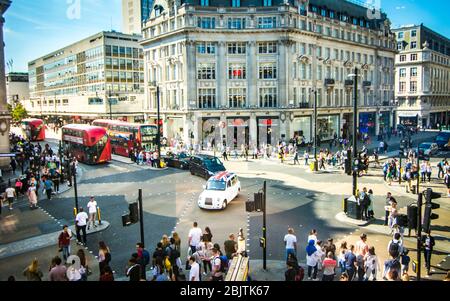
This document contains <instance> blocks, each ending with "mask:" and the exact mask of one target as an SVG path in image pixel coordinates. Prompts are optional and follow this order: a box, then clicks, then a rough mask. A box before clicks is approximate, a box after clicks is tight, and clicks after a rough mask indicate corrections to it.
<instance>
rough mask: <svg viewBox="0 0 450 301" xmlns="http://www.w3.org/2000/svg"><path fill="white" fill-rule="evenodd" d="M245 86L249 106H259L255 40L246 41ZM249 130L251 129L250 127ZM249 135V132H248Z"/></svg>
mask: <svg viewBox="0 0 450 301" xmlns="http://www.w3.org/2000/svg"><path fill="white" fill-rule="evenodd" d="M247 46H248V49H247V87H248V99H249V104H250V106H259V101H258V91H257V85H258V62H257V53H256V41H249V42H248V43H247ZM250 132H251V129H250ZM250 135H251V134H250Z"/></svg>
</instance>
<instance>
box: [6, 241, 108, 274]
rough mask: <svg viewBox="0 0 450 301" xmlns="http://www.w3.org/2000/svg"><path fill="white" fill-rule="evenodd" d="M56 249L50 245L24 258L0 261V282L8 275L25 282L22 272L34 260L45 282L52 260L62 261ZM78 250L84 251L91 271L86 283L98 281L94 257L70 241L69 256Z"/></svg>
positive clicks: (9, 258)
mask: <svg viewBox="0 0 450 301" xmlns="http://www.w3.org/2000/svg"><path fill="white" fill-rule="evenodd" d="M58 249H59V248H58V246H57V245H50V246H47V247H43V248H40V249H37V250H33V251H30V252H28V253H27V254H26V256H24V255H23V254H19V255H14V256H11V257H8V258H6V259H0V271H1V272H0V281H6V280H7V279H8V277H9V276H10V275H13V276H14V277H15V279H16V280H18V281H26V278H25V277H24V276H23V270H24V269H25V268H26V267H27V266H28V265H30V263H31V261H32V260H33V259H35V258H36V259H37V260H38V261H39V268H40V269H41V271H42V273H43V274H44V277H43V278H42V280H44V281H47V280H48V273H49V267H50V264H51V260H52V258H53V257H55V256H59V257H60V258H61V259H63V258H62V253H61V252H58ZM79 249H84V252H85V254H86V261H87V265H88V267H89V269H90V270H91V271H92V274H91V275H90V276H88V281H98V279H99V277H100V272H99V267H98V261H97V258H96V256H94V254H93V252H92V251H88V250H87V249H86V248H84V247H81V246H79V245H77V244H76V242H75V240H72V242H71V254H72V255H76V254H77V252H78V250H79Z"/></svg>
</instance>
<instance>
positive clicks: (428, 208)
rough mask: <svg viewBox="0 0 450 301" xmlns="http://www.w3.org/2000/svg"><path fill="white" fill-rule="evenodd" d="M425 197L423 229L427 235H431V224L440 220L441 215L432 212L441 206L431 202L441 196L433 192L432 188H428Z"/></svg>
mask: <svg viewBox="0 0 450 301" xmlns="http://www.w3.org/2000/svg"><path fill="white" fill-rule="evenodd" d="M424 195H425V211H424V214H423V222H422V228H423V231H424V232H426V233H430V224H431V220H432V219H438V218H439V215H437V214H435V213H433V212H432V210H433V209H439V208H440V207H441V206H440V205H439V204H437V203H433V202H431V201H432V200H434V199H439V198H440V197H441V194H440V193H438V192H433V190H432V189H431V188H427V190H425V191H424Z"/></svg>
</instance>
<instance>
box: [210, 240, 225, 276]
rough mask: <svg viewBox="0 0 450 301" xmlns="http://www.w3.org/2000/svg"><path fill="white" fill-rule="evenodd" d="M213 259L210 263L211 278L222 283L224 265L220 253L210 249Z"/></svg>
mask: <svg viewBox="0 0 450 301" xmlns="http://www.w3.org/2000/svg"><path fill="white" fill-rule="evenodd" d="M212 252H213V259H212V261H211V264H212V271H211V276H212V280H213V281H223V274H224V272H225V270H224V263H223V260H222V258H221V257H220V253H219V251H218V250H217V249H216V248H213V249H212Z"/></svg>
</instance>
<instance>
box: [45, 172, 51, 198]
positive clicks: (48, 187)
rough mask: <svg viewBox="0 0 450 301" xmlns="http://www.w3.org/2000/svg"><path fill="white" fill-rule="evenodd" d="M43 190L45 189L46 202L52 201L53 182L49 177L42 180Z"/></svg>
mask: <svg viewBox="0 0 450 301" xmlns="http://www.w3.org/2000/svg"><path fill="white" fill-rule="evenodd" d="M44 188H45V193H46V194H47V200H51V199H52V188H53V182H52V180H51V179H50V178H49V177H47V178H46V179H45V180H44Z"/></svg>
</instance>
